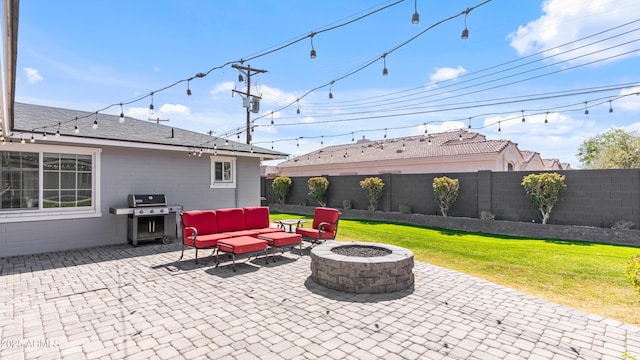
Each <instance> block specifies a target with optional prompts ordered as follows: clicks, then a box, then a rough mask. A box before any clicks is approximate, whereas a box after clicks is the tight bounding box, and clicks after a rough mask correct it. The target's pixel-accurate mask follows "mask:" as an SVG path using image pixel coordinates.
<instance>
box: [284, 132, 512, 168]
mask: <svg viewBox="0 0 640 360" xmlns="http://www.w3.org/2000/svg"><path fill="white" fill-rule="evenodd" d="M509 144H513V143H512V142H511V141H509V140H487V139H486V137H485V136H484V135H481V134H479V133H476V132H471V131H466V130H455V131H449V132H444V133H437V134H429V135H427V136H410V137H402V138H394V139H386V140H377V141H373V140H366V139H363V140H359V141H357V142H356V143H352V144H345V145H335V146H328V147H324V148H322V149H319V150H316V151H313V152H311V153H309V154H306V155H302V156H300V157H297V158H293V159H289V160H287V161H284V162H282V163H280V164H278V167H293V166H300V164H299V162H300V159H303V160H306V159H307V158H309V159H313V164H314V165H319V164H336V163H343V164H344V163H360V162H370V161H381V160H396V159H411V158H429V157H443V156H457V155H479V154H497V153H499V152H501V151H502V150H504V149H505V148H506V147H507V146H508V145H509ZM345 155H346V156H345ZM305 164H306V162H305Z"/></svg>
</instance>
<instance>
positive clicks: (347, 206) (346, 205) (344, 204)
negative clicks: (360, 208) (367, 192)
mask: <svg viewBox="0 0 640 360" xmlns="http://www.w3.org/2000/svg"><path fill="white" fill-rule="evenodd" d="M342 208H343V209H345V210H349V209H351V200H342Z"/></svg>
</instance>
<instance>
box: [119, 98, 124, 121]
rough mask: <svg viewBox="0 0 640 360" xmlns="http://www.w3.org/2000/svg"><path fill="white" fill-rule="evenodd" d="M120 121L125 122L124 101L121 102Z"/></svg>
mask: <svg viewBox="0 0 640 360" xmlns="http://www.w3.org/2000/svg"><path fill="white" fill-rule="evenodd" d="M118 121H120V124H122V123H123V122H124V108H123V107H122V103H120V118H119V119H118Z"/></svg>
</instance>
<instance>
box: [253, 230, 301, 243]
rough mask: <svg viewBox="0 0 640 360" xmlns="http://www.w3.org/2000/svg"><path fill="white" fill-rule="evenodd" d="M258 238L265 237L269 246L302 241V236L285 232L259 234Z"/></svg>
mask: <svg viewBox="0 0 640 360" xmlns="http://www.w3.org/2000/svg"><path fill="white" fill-rule="evenodd" d="M259 239H265V240H267V242H268V243H269V246H275V247H279V246H287V245H296V244H300V243H301V242H302V236H301V235H299V234H291V233H285V232H274V233H268V234H262V235H260V237H259Z"/></svg>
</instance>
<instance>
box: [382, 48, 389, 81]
mask: <svg viewBox="0 0 640 360" xmlns="http://www.w3.org/2000/svg"><path fill="white" fill-rule="evenodd" d="M382 63H383V65H384V67H383V68H382V76H387V75H389V70H387V53H384V55H382Z"/></svg>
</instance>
